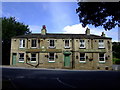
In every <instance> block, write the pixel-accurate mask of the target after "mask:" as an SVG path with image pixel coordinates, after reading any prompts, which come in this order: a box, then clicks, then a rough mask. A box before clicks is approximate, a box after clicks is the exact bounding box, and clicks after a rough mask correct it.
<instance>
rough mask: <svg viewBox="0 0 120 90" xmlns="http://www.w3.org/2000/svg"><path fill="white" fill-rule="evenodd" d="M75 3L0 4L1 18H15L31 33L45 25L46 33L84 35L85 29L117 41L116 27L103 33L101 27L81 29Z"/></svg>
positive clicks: (90, 26)
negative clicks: (27, 27) (0, 6)
mask: <svg viewBox="0 0 120 90" xmlns="http://www.w3.org/2000/svg"><path fill="white" fill-rule="evenodd" d="M77 7H78V5H77V3H76V2H2V17H10V16H12V17H15V18H16V20H17V21H19V22H22V23H24V24H25V25H29V29H30V31H32V33H40V32H41V28H42V25H46V28H47V32H48V33H78V34H84V33H85V30H86V28H87V27H88V28H89V29H90V32H91V34H96V35H101V33H102V32H103V31H104V33H105V34H106V36H107V37H112V40H113V41H118V27H115V28H113V29H111V30H110V31H105V30H104V29H103V28H102V27H97V28H95V27H94V26H92V25H87V27H86V28H83V27H82V25H81V23H80V22H79V17H78V14H76V9H77Z"/></svg>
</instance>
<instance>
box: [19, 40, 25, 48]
mask: <svg viewBox="0 0 120 90" xmlns="http://www.w3.org/2000/svg"><path fill="white" fill-rule="evenodd" d="M20 48H25V40H24V39H20Z"/></svg>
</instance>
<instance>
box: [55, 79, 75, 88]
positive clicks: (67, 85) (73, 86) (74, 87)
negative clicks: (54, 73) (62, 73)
mask: <svg viewBox="0 0 120 90" xmlns="http://www.w3.org/2000/svg"><path fill="white" fill-rule="evenodd" d="M56 79H57V81H58V82H59V83H61V84H63V85H65V86H68V87H71V88H76V87H75V86H72V85H69V84H67V83H64V82H62V81H61V80H60V79H59V78H56Z"/></svg>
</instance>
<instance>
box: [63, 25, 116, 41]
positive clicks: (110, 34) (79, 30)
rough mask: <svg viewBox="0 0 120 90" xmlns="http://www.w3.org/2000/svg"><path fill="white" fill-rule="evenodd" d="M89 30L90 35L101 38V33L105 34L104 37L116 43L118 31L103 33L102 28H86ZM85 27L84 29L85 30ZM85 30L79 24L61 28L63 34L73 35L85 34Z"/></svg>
mask: <svg viewBox="0 0 120 90" xmlns="http://www.w3.org/2000/svg"><path fill="white" fill-rule="evenodd" d="M87 27H88V28H89V29H90V34H94V35H99V36H101V34H102V32H104V33H105V34H106V37H111V38H112V41H118V30H116V29H112V30H110V31H105V30H104V29H103V28H102V27H97V28H95V27H93V26H87ZM87 27H86V28H87ZM86 28H83V27H82V25H81V24H75V25H71V26H70V25H68V26H65V27H64V28H63V30H62V31H63V33H73V34H85V31H86Z"/></svg>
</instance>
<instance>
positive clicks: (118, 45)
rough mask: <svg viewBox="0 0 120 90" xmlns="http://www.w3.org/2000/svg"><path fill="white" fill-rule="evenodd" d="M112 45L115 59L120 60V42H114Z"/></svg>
mask: <svg viewBox="0 0 120 90" xmlns="http://www.w3.org/2000/svg"><path fill="white" fill-rule="evenodd" d="M112 44H113V46H112V49H113V57H115V58H119V59H120V42H113V43H112Z"/></svg>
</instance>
